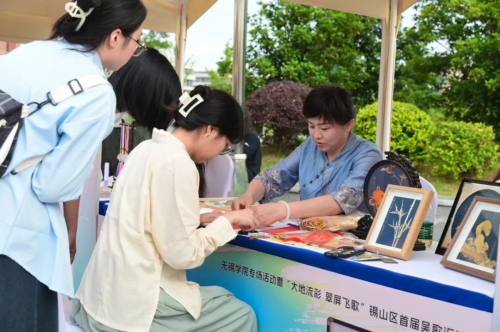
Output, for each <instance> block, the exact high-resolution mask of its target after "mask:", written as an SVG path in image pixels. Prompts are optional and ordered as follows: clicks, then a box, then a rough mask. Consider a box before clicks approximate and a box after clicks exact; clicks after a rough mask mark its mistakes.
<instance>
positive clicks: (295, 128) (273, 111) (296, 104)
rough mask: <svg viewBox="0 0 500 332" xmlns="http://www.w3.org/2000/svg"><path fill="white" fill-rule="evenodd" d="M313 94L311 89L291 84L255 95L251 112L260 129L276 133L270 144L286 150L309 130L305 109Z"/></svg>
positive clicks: (277, 85) (274, 85) (272, 85)
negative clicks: (294, 136) (300, 134)
mask: <svg viewBox="0 0 500 332" xmlns="http://www.w3.org/2000/svg"><path fill="white" fill-rule="evenodd" d="M310 91H311V88H310V87H308V86H306V85H304V84H299V83H295V82H291V81H284V82H275V83H270V84H268V85H265V86H263V87H261V88H259V89H257V90H256V91H255V92H254V93H252V95H251V96H250V98H249V99H248V101H247V103H246V106H247V110H248V112H249V113H250V115H251V116H252V119H253V121H254V123H255V124H257V127H260V128H258V129H261V128H262V126H264V125H265V126H266V128H267V129H271V130H273V135H272V137H271V139H272V142H270V143H272V144H274V145H275V146H277V147H284V146H285V145H288V144H290V143H291V142H292V136H293V135H294V134H298V133H301V132H303V131H305V130H306V129H307V121H306V119H305V118H304V116H303V115H302V106H303V104H304V100H305V99H306V96H307V94H308V93H309V92H310ZM259 131H260V130H259Z"/></svg>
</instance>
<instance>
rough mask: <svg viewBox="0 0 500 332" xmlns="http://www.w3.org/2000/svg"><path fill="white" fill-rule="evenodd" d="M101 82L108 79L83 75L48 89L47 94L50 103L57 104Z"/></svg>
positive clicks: (106, 82) (104, 82)
mask: <svg viewBox="0 0 500 332" xmlns="http://www.w3.org/2000/svg"><path fill="white" fill-rule="evenodd" d="M101 84H108V85H111V84H109V82H108V80H107V79H105V78H104V77H102V76H101V75H91V76H85V77H83V78H80V79H74V80H71V81H69V82H68V85H64V86H60V87H57V88H55V89H54V90H52V91H50V92H49V94H48V96H47V97H49V98H51V99H52V104H53V105H57V104H59V103H60V102H62V101H63V100H65V99H68V98H69V97H71V96H76V95H78V94H80V93H82V92H83V91H84V90H86V89H89V88H92V87H94V86H97V85H101Z"/></svg>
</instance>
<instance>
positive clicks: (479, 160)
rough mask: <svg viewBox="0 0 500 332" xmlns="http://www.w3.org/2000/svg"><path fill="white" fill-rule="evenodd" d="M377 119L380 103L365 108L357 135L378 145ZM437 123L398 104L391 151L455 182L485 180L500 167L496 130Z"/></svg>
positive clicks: (394, 118) (453, 123)
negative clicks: (471, 178) (470, 178)
mask: <svg viewBox="0 0 500 332" xmlns="http://www.w3.org/2000/svg"><path fill="white" fill-rule="evenodd" d="M376 119H377V103H374V104H372V105H369V106H367V107H365V108H363V109H362V110H360V112H359V115H358V118H357V120H356V127H355V128H354V129H355V130H354V131H355V133H356V134H358V135H359V136H361V137H363V138H365V139H367V140H370V141H372V142H375V139H376V131H377V120H376ZM437 123H438V124H436V121H433V120H432V119H431V117H430V116H429V115H428V114H426V113H425V112H423V111H422V110H420V109H419V108H417V107H416V106H414V105H411V104H405V103H400V102H394V103H393V113H392V132H391V151H395V152H399V153H402V154H404V155H406V156H407V157H408V158H410V160H411V161H412V162H413V163H415V164H416V165H418V164H419V162H420V164H421V165H420V166H427V165H431V166H432V173H433V174H434V175H440V176H445V177H453V178H454V179H458V178H459V177H461V176H477V177H482V176H483V173H484V171H486V170H488V169H494V168H497V167H498V166H499V164H498V161H499V153H498V146H497V145H496V144H495V134H494V132H493V127H491V126H486V125H484V124H482V123H467V122H457V121H448V122H445V121H440V122H437ZM419 169H420V168H419Z"/></svg>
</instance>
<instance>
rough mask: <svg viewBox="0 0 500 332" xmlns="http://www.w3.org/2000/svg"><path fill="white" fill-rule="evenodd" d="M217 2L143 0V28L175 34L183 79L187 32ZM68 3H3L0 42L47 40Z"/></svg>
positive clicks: (62, 0) (4, 0) (63, 0)
mask: <svg viewBox="0 0 500 332" xmlns="http://www.w3.org/2000/svg"><path fill="white" fill-rule="evenodd" d="M216 1H217V0H143V2H144V4H145V5H146V7H147V8H148V17H147V19H146V21H145V22H144V29H149V30H155V31H163V32H170V33H174V34H175V35H176V37H177V45H178V47H177V54H176V55H177V56H176V69H177V72H178V73H179V76H180V78H181V79H182V78H183V76H184V50H185V45H186V31H187V29H188V28H189V27H190V26H192V25H193V24H194V23H195V22H196V21H197V20H198V19H199V18H200V17H201V16H202V15H203V14H204V13H205V12H206V11H207V10H208V9H209V8H210V7H211V6H212V5H213V4H214V3H215V2H216ZM67 2H69V0H44V1H40V0H2V1H0V40H3V41H8V42H14V43H27V42H30V41H33V40H43V39H47V37H48V36H49V35H50V33H51V31H52V26H53V25H54V23H55V22H56V21H57V19H58V18H59V17H61V16H62V15H63V14H64V5H65V4H66V3H67Z"/></svg>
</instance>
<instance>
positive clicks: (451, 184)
mask: <svg viewBox="0 0 500 332" xmlns="http://www.w3.org/2000/svg"><path fill="white" fill-rule="evenodd" d="M293 150H294V148H292V147H288V148H284V149H278V148H274V147H270V146H267V145H262V170H265V169H266V168H268V167H271V166H274V165H275V164H276V163H277V162H278V161H280V160H281V159H284V158H286V157H287V156H288V155H289V154H290V153H292V151H293ZM417 170H418V171H419V174H420V175H421V176H423V177H424V178H425V179H426V180H427V181H429V182H430V183H432V185H433V186H434V188H436V191H437V192H438V194H439V196H455V195H456V194H457V192H458V188H459V187H460V183H461V182H462V179H458V180H454V179H448V178H444V177H439V176H435V175H432V173H431V171H432V167H431V166H429V165H418V166H417ZM496 172H497V170H492V171H486V172H484V174H483V177H482V179H484V180H487V181H491V180H492V179H493V177H494V176H495V175H496Z"/></svg>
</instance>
